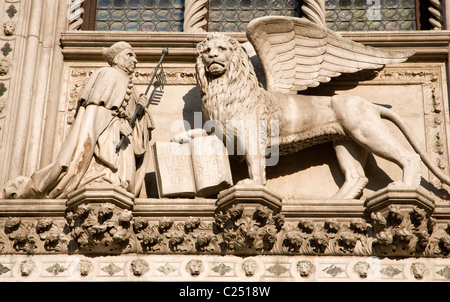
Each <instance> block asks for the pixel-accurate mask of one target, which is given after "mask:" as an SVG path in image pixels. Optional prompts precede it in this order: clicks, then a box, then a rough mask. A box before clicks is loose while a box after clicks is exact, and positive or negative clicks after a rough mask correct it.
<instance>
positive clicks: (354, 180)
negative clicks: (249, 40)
mask: <svg viewBox="0 0 450 302" xmlns="http://www.w3.org/2000/svg"><path fill="white" fill-rule="evenodd" d="M205 43H206V44H205V45H203V47H205V49H206V47H207V51H204V50H200V51H199V53H200V55H199V57H198V60H197V66H196V68H197V83H198V88H199V92H200V95H201V97H202V106H203V111H204V114H205V116H206V117H207V118H209V119H211V120H216V121H219V122H220V123H221V124H222V125H226V124H227V123H228V122H229V121H230V120H234V121H249V120H254V119H256V120H260V121H261V120H262V121H267V122H270V121H277V122H279V136H278V141H279V150H280V154H287V153H292V152H296V151H298V150H301V149H304V148H306V147H309V146H313V145H316V144H320V143H324V142H327V141H333V143H334V147H335V150H336V155H337V159H338V161H339V165H340V166H341V168H342V171H343V173H344V175H345V178H346V181H345V183H344V185H343V186H342V187H341V188H340V190H339V192H338V193H337V194H336V195H335V197H336V198H355V197H357V196H359V195H360V194H361V193H362V189H363V188H364V186H365V185H366V184H367V178H366V177H365V175H364V170H363V163H364V161H365V158H366V156H367V154H368V152H372V153H374V154H376V155H378V156H380V157H383V158H385V159H388V160H390V161H392V162H394V163H396V164H398V165H399V166H400V167H401V168H402V169H403V181H402V182H399V183H398V184H400V185H403V186H418V185H419V184H420V177H421V176H420V157H422V159H425V160H424V162H425V163H426V164H427V166H428V167H429V168H430V169H431V170H432V171H433V173H435V174H436V176H438V177H439V178H440V179H441V180H443V178H445V175H443V173H441V174H439V172H440V171H437V170H439V169H436V168H435V167H430V163H431V161H429V159H428V157H427V155H426V153H425V152H424V151H423V150H422V149H421V148H420V146H417V144H416V143H415V142H414V139H413V138H411V136H410V134H409V132H408V130H406V129H407V127H405V125H404V123H403V121H402V120H401V119H400V118H399V117H398V116H397V115H396V114H394V113H393V112H390V111H389V110H387V109H386V108H383V107H380V106H377V105H374V104H372V103H370V102H368V101H365V100H364V99H362V98H360V97H356V96H342V95H335V96H331V97H329V96H308V95H299V94H285V93H280V92H268V91H266V90H265V89H264V88H263V87H262V86H261V85H259V82H258V80H257V77H256V75H255V72H254V70H253V66H252V64H251V62H250V60H249V58H248V55H247V54H246V52H245V51H244V50H243V49H242V48H241V47H239V45H236V43H237V41H235V40H234V39H232V38H229V37H226V36H220V35H218V36H214V35H213V36H212V37H211V38H210V40H208V41H206V42H205ZM207 43H209V44H207ZM219 48H221V49H222V48H223V49H228V50H229V49H231V50H232V51H231V52H229V54H228V55H224V56H223V57H224V58H222V61H223V62H222V61H221V62H220V64H218V63H217V64H216V69H217V70H219V71H218V72H216V71H214V72H212V71H209V69H211V68H212V67H210V66H213V64H215V63H214V62H216V61H217V62H219V61H220V60H219V59H215V57H219V56H218V55H214V56H213V55H211V54H212V53H213V52H214V54H215V53H216V51H219V50H218V49H219ZM206 52H208V56H209V57H208V56H206V55H205V53H206ZM214 60H216V61H214ZM205 61H206V63H205ZM208 64H209V65H208ZM219 65H220V66H219ZM217 66H219V67H217ZM213 67H214V66H213ZM382 117H383V118H387V119H390V120H391V121H393V122H394V123H395V124H396V125H397V126H398V127H399V129H400V130H401V131H402V132H403V133H404V134H405V136H406V137H407V139H408V140H409V141H410V143H411V144H412V145H413V147H414V148H415V149H416V151H417V152H418V153H419V154H420V157H419V156H418V155H417V154H416V153H414V152H411V151H409V150H407V149H406V148H405V147H404V146H402V145H401V144H400V143H399V142H398V141H397V139H396V138H395V137H393V136H392V135H391V134H390V133H389V130H388V128H387V126H386V125H385V124H384V122H383V121H382V119H381V118H382ZM234 133H235V132H234ZM270 135H271V133H270V132H269V131H268V136H269V138H267V137H264V138H261V140H260V141H259V143H261V144H265V145H268V144H270V142H271V140H270ZM234 139H236V138H234ZM238 143H239V140H238ZM241 143H243V142H241ZM244 149H245V151H246V152H245V157H246V161H247V164H248V168H249V179H248V180H245V181H244V182H248V183H256V184H265V182H266V177H265V165H264V160H263V158H264V154H251V152H249V150H247V149H246V147H245V146H244ZM443 181H446V182H450V180H449V179H444V180H443Z"/></svg>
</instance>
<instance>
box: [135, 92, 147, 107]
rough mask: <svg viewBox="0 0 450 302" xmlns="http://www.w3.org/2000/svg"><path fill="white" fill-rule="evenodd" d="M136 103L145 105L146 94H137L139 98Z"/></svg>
mask: <svg viewBox="0 0 450 302" xmlns="http://www.w3.org/2000/svg"><path fill="white" fill-rule="evenodd" d="M137 103H138V104H139V105H141V106H142V107H144V108H145V107H146V106H147V96H146V95H145V94H143V93H142V94H141V95H140V96H139V99H138V100H137Z"/></svg>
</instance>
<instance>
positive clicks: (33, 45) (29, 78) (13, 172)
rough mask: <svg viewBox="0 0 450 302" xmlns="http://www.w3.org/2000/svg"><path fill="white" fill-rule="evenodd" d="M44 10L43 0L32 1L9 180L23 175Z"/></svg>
mask: <svg viewBox="0 0 450 302" xmlns="http://www.w3.org/2000/svg"><path fill="white" fill-rule="evenodd" d="M43 8H44V1H43V0H36V1H32V3H31V8H30V19H29V23H28V29H27V31H26V46H25V53H26V57H25V61H24V63H23V68H22V69H23V71H22V81H21V83H20V92H19V95H18V98H17V104H18V105H17V111H16V113H15V121H16V124H15V127H14V139H13V141H12V150H11V157H10V161H9V163H10V166H9V169H8V171H9V177H8V179H11V178H14V177H17V176H19V175H20V174H22V173H23V168H24V158H25V150H26V145H27V138H28V130H29V127H30V116H31V113H30V109H31V107H32V103H33V89H34V82H35V78H36V70H37V68H36V66H37V64H38V54H39V48H40V45H39V44H40V41H39V40H40V34H41V33H40V30H41V23H42V14H43Z"/></svg>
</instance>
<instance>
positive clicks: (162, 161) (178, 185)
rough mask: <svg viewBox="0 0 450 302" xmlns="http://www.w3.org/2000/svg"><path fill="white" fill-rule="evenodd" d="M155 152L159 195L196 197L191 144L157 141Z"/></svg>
mask: <svg viewBox="0 0 450 302" xmlns="http://www.w3.org/2000/svg"><path fill="white" fill-rule="evenodd" d="M153 152H154V156H153V158H154V159H155V168H156V179H157V184H158V191H159V195H160V196H161V197H182V196H183V197H194V196H195V195H196V189H195V182H194V175H193V169H192V160H191V155H190V154H191V152H190V146H189V144H178V143H171V142H156V143H155V144H154V145H153Z"/></svg>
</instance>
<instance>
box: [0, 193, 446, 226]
mask: <svg viewBox="0 0 450 302" xmlns="http://www.w3.org/2000/svg"><path fill="white" fill-rule="evenodd" d="M364 202H365V201H364V200H356V199H350V200H348V199H347V200H325V199H316V200H307V199H304V200H299V199H297V200H283V202H282V205H283V208H282V211H281V214H282V215H285V217H286V218H287V219H289V218H333V217H334V218H357V217H363V215H365V214H364V211H365V207H364ZM134 203H135V204H134V208H133V215H134V216H137V217H138V216H141V217H190V216H192V217H201V218H211V219H214V212H215V209H216V205H215V203H216V199H209V198H193V199H188V198H185V199H184V198H162V199H158V198H136V199H135V201H134ZM66 204H67V199H0V217H14V216H29V217H41V216H53V217H64V214H65V211H66ZM431 216H432V217H435V218H436V219H438V220H443V221H444V220H445V221H446V220H450V204H445V205H442V204H437V205H436V208H435V210H434V212H433V214H432V215H431Z"/></svg>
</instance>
